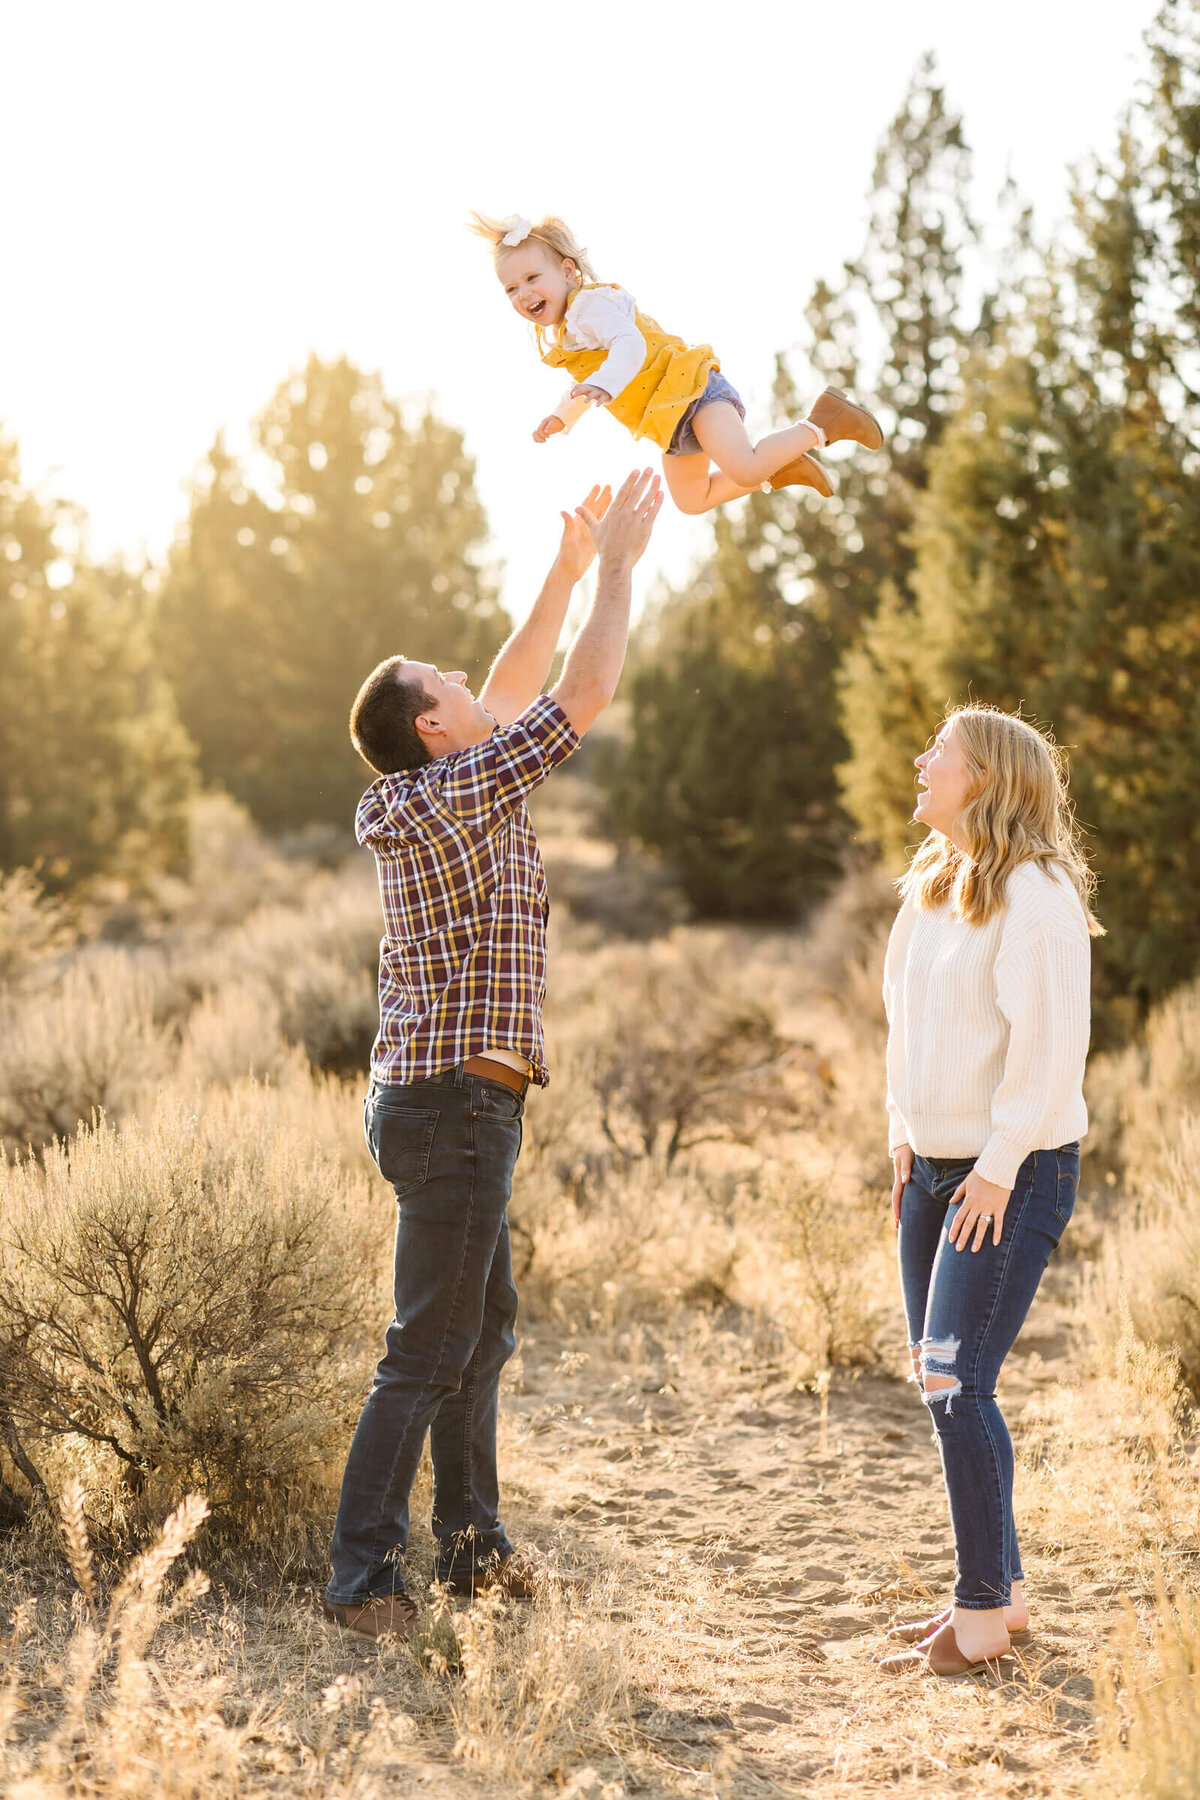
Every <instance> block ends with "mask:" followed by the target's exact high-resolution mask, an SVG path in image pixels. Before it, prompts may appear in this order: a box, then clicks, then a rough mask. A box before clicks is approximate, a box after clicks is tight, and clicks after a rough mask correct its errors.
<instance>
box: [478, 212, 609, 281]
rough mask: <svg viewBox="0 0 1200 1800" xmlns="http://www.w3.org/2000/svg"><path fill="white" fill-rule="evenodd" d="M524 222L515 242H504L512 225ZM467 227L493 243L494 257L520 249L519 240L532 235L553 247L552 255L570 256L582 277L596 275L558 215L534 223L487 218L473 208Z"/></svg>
mask: <svg viewBox="0 0 1200 1800" xmlns="http://www.w3.org/2000/svg"><path fill="white" fill-rule="evenodd" d="M526 225H528V229H527V230H525V231H523V232H522V235H521V237H520V239H519V240H518V242H517V243H515V244H511V245H509V244H506V243H505V242H504V239H505V238H506V237H509V236H511V234H512V232H513V230H514V229H516V230H521V227H522V226H526ZM468 230H470V231H473V232H474V233H475V235H476V237H481V238H483V239H484V240H485V241H486V242H487V243H489V244H490V245H491V246H492V254H493V255H494V256H497V257H498V256H499V255H500V253H501V251H502V250H503V251H506V252H507V251H508V250H510V249H511V250H519V249H520V247H521V245H522V244H524V243H528V241H529V239H530V238H534V239H536V241H537V242H538V243H539V244H545V246H546V248H547V249H548V250H553V252H554V254H555V256H569V257H570V258H571V260H572V262H574V264H575V265H576V267H577V268H578V270H579V273H580V274H581V275H582V276H583V278H584V280H585V281H595V279H596V271H595V270H594V269H593V267H592V265H591V263H590V262H589V261H588V253H587V251H586V250H585V249H584V247H583V245H582V244H581V243H580V242H579V241H578V239H577V238H576V236H575V234H574V232H573V231H572V230H571V228H570V226H569V225H565V224H564V223H563V221H562V220H561V219H556V218H554V217H553V216H551V217H549V218H545V219H540V220H539V221H538V223H537V224H536V225H530V224H529V222H528V220H525V219H518V218H516V217H515V216H514V217H513V218H511V219H490V218H489V217H488V216H487V214H486V213H477V212H473V213H472V214H471V222H470V225H469V226H468Z"/></svg>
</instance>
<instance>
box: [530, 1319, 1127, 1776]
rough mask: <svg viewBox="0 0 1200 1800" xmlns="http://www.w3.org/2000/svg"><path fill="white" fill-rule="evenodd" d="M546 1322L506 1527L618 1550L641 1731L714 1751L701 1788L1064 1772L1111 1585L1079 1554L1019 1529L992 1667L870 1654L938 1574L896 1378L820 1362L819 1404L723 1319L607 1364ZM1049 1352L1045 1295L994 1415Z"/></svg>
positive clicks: (1012, 1400) (910, 1426)
mask: <svg viewBox="0 0 1200 1800" xmlns="http://www.w3.org/2000/svg"><path fill="white" fill-rule="evenodd" d="M561 1343H562V1339H561V1337H560V1338H557V1339H554V1340H552V1339H551V1338H550V1337H549V1336H548V1335H545V1336H543V1335H542V1334H539V1333H536V1332H535V1333H533V1334H532V1336H531V1335H529V1334H527V1335H526V1337H525V1341H524V1346H523V1357H524V1364H523V1373H522V1377H521V1380H520V1382H519V1388H518V1391H517V1392H516V1393H513V1394H512V1395H511V1396H510V1397H509V1400H508V1410H509V1417H510V1420H512V1421H514V1424H516V1421H519V1424H516V1442H515V1443H513V1444H511V1447H510V1453H509V1458H508V1468H509V1471H510V1478H511V1477H512V1476H514V1475H515V1476H516V1486H517V1492H518V1496H519V1499H518V1505H519V1511H518V1509H517V1508H514V1509H513V1510H514V1513H516V1520H515V1522H516V1523H517V1524H518V1525H523V1526H525V1527H526V1528H527V1529H530V1528H531V1529H533V1530H534V1532H535V1533H537V1535H541V1536H543V1538H544V1536H545V1535H548V1528H549V1527H550V1525H551V1520H553V1523H554V1526H555V1527H556V1532H555V1535H557V1536H558V1537H559V1539H560V1542H562V1543H563V1545H564V1547H565V1548H567V1549H568V1551H569V1550H571V1549H572V1548H573V1549H574V1550H575V1551H577V1552H578V1553H579V1554H580V1555H581V1556H582V1557H584V1558H585V1559H587V1560H589V1561H591V1560H594V1559H596V1558H597V1557H599V1558H601V1559H604V1558H610V1559H612V1560H614V1561H616V1562H618V1563H619V1564H621V1565H623V1566H625V1567H626V1568H627V1571H628V1582H629V1586H630V1591H631V1596H632V1597H631V1603H630V1616H631V1617H632V1618H633V1619H634V1621H635V1623H636V1628H637V1630H638V1633H639V1636H641V1635H642V1634H644V1636H645V1648H646V1674H647V1686H648V1690H649V1693H650V1695H651V1696H652V1698H653V1701H654V1704H653V1705H651V1704H647V1706H646V1707H645V1708H644V1709H643V1713H642V1716H641V1723H642V1726H643V1729H644V1730H645V1731H646V1732H647V1734H648V1735H649V1736H651V1737H654V1738H655V1739H657V1740H658V1741H659V1743H660V1744H663V1745H664V1747H665V1744H666V1743H667V1742H670V1744H671V1748H672V1755H673V1756H674V1757H676V1758H678V1760H680V1761H682V1762H685V1763H689V1764H690V1765H691V1766H693V1767H695V1768H697V1769H700V1768H706V1767H707V1768H713V1767H714V1765H715V1766H716V1767H717V1768H718V1769H719V1770H721V1778H720V1779H719V1782H718V1791H719V1792H720V1794H721V1795H732V1794H743V1793H744V1794H747V1795H751V1794H755V1793H760V1792H761V1793H785V1794H815V1793H818V1792H819V1793H822V1794H827V1793H830V1792H846V1793H862V1792H865V1791H867V1790H868V1789H870V1788H872V1787H874V1786H875V1785H876V1784H880V1785H886V1786H887V1787H888V1789H889V1791H891V1792H893V1793H898V1794H901V1795H904V1794H909V1793H911V1794H913V1795H917V1794H920V1795H923V1796H930V1795H937V1794H942V1793H945V1794H961V1793H990V1792H991V1791H993V1789H995V1791H997V1792H998V1791H1000V1790H1001V1789H1003V1791H1004V1792H1005V1793H1006V1794H1009V1795H1012V1794H1028V1795H1042V1794H1050V1793H1053V1794H1056V1795H1061V1794H1063V1793H1069V1792H1071V1791H1073V1790H1075V1789H1076V1787H1077V1785H1078V1784H1079V1783H1080V1782H1081V1781H1082V1780H1083V1779H1084V1778H1085V1777H1086V1771H1087V1764H1088V1756H1087V1748H1086V1746H1087V1739H1088V1736H1089V1726H1090V1716H1091V1694H1092V1688H1091V1680H1090V1677H1089V1674H1088V1669H1089V1665H1090V1664H1091V1662H1092V1659H1093V1653H1094V1647H1095V1645H1096V1644H1097V1642H1098V1641H1099V1638H1100V1637H1101V1635H1102V1632H1103V1627H1104V1622H1105V1617H1106V1615H1108V1614H1109V1609H1110V1608H1111V1607H1112V1605H1113V1604H1114V1601H1113V1588H1112V1585H1111V1584H1110V1583H1106V1582H1104V1581H1103V1580H1099V1581H1097V1580H1096V1579H1095V1575H1096V1573H1097V1571H1095V1570H1094V1569H1091V1568H1089V1567H1088V1566H1087V1563H1086V1561H1085V1560H1084V1559H1082V1558H1080V1559H1079V1560H1077V1561H1076V1562H1074V1563H1072V1562H1071V1561H1070V1560H1069V1558H1068V1557H1067V1555H1066V1554H1065V1553H1064V1552H1063V1551H1062V1550H1061V1549H1060V1548H1059V1547H1057V1546H1054V1547H1052V1548H1053V1556H1050V1555H1048V1554H1047V1550H1048V1548H1050V1547H1048V1546H1046V1545H1045V1544H1043V1543H1042V1542H1041V1541H1039V1539H1038V1536H1037V1534H1036V1532H1027V1533H1026V1555H1027V1564H1028V1568H1029V1575H1030V1592H1031V1597H1036V1598H1035V1599H1034V1609H1035V1623H1036V1638H1035V1643H1034V1646H1033V1647H1032V1648H1031V1649H1030V1650H1028V1651H1027V1652H1026V1653H1025V1656H1024V1658H1023V1666H1021V1667H1018V1668H1016V1669H1015V1670H1014V1673H1013V1676H1012V1678H1011V1679H1009V1680H1007V1681H1005V1682H1001V1683H997V1682H976V1681H967V1682H944V1681H936V1680H933V1679H931V1678H929V1677H924V1678H917V1677H907V1678H903V1679H897V1678H891V1679H887V1678H883V1677H881V1676H880V1675H879V1674H878V1672H877V1669H876V1667H875V1664H876V1662H877V1660H878V1657H879V1655H880V1654H881V1653H883V1650H884V1639H883V1629H884V1627H885V1626H886V1625H887V1623H888V1622H889V1620H890V1619H891V1618H893V1617H895V1616H896V1609H897V1607H899V1609H900V1610H901V1611H902V1612H906V1611H907V1609H908V1608H909V1607H910V1606H911V1607H912V1608H913V1609H914V1610H915V1612H916V1616H920V1614H921V1612H922V1611H923V1610H924V1609H925V1607H926V1606H927V1605H928V1602H929V1601H930V1600H931V1599H933V1598H934V1597H935V1596H936V1597H938V1598H940V1597H941V1596H942V1595H944V1594H945V1593H947V1592H948V1589H949V1584H950V1582H951V1579H952V1574H953V1559H952V1555H951V1553H950V1550H949V1531H948V1522H947V1516H946V1511H945V1505H944V1500H943V1498H942V1493H941V1485H940V1479H939V1476H938V1467H937V1453H936V1449H935V1447H934V1445H933V1443H932V1441H931V1435H930V1428H929V1424H928V1420H927V1418H926V1416H925V1412H924V1409H923V1407H922V1406H921V1404H920V1401H919V1400H918V1398H917V1396H916V1395H915V1393H914V1392H913V1391H912V1389H911V1388H910V1387H908V1386H907V1385H906V1384H904V1383H903V1382H900V1381H898V1380H896V1379H894V1378H891V1377H888V1376H885V1375H882V1374H867V1375H863V1376H860V1377H859V1378H857V1379H854V1378H852V1377H850V1376H849V1375H845V1374H843V1375H835V1376H834V1378H833V1381H832V1384H831V1387H830V1389H829V1392H828V1395H827V1401H826V1402H824V1403H823V1401H822V1398H821V1396H819V1395H814V1394H809V1393H796V1392H795V1391H793V1390H792V1388H791V1386H790V1384H789V1383H788V1381H787V1379H786V1378H785V1376H784V1374H783V1372H782V1371H781V1370H780V1369H777V1368H772V1367H771V1366H769V1365H768V1366H762V1365H757V1366H755V1365H752V1364H746V1363H742V1364H740V1365H739V1363H738V1362H737V1360H736V1358H737V1356H738V1355H739V1353H740V1352H739V1347H738V1340H737V1338H736V1337H735V1336H734V1335H733V1334H724V1333H716V1334H714V1337H713V1339H712V1340H711V1342H710V1343H709V1345H708V1346H707V1347H705V1348H704V1349H703V1350H699V1349H693V1350H692V1351H691V1352H689V1351H688V1350H687V1349H686V1348H684V1349H676V1350H672V1349H670V1348H669V1347H668V1346H667V1345H666V1344H664V1343H661V1342H657V1341H656V1340H654V1339H653V1338H648V1339H646V1340H645V1341H644V1351H643V1355H642V1356H640V1357H636V1358H635V1359H634V1360H632V1361H626V1362H624V1363H623V1362H622V1361H619V1360H617V1359H615V1358H614V1357H612V1356H611V1354H606V1353H604V1352H603V1351H601V1350H600V1349H598V1348H597V1347H596V1346H595V1344H592V1345H591V1346H589V1347H586V1348H585V1346H584V1344H583V1343H581V1346H580V1351H579V1352H578V1353H577V1354H568V1353H563V1352H562V1350H561ZM1064 1348H1065V1339H1064V1333H1063V1331H1062V1329H1061V1321H1060V1318H1059V1316H1058V1314H1057V1313H1056V1311H1055V1309H1054V1304H1053V1302H1052V1301H1050V1300H1044V1301H1042V1302H1040V1303H1039V1306H1038V1308H1037V1309H1035V1312H1034V1314H1033V1316H1032V1317H1031V1319H1030V1321H1029V1323H1028V1325H1027V1327H1026V1331H1025V1334H1024V1336H1023V1339H1022V1342H1021V1344H1020V1346H1019V1348H1018V1351H1017V1352H1016V1353H1014V1356H1013V1358H1012V1359H1011V1362H1010V1366H1009V1369H1008V1371H1006V1380H1005V1383H1004V1389H1003V1394H1002V1398H1003V1402H1004V1404H1005V1407H1006V1411H1007V1413H1008V1416H1009V1418H1010V1421H1012V1422H1013V1423H1014V1425H1015V1424H1016V1423H1017V1421H1019V1417H1020V1414H1021V1411H1022V1409H1023V1408H1024V1407H1025V1405H1026V1404H1027V1402H1028V1401H1029V1400H1030V1399H1031V1398H1033V1397H1034V1396H1035V1394H1036V1391H1037V1388H1038V1387H1039V1385H1040V1384H1042V1383H1043V1382H1046V1381H1051V1380H1053V1379H1054V1378H1055V1375H1056V1374H1061V1373H1062V1372H1063V1364H1062V1360H1061V1358H1062V1353H1063V1350H1064ZM1018 1436H1019V1431H1018ZM514 1465H515V1466H514ZM539 1527H540V1530H539ZM623 1585H624V1584H623ZM908 1616H912V1614H911V1613H909V1614H908ZM706 1791H708V1792H711V1791H712V1789H711V1788H708V1789H707V1790H706Z"/></svg>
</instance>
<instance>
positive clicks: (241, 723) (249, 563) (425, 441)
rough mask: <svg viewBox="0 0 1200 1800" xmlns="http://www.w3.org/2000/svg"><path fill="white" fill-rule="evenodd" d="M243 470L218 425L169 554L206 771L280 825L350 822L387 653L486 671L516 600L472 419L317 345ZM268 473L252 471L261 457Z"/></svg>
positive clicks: (167, 653)
mask: <svg viewBox="0 0 1200 1800" xmlns="http://www.w3.org/2000/svg"><path fill="white" fill-rule="evenodd" d="M255 444H256V451H257V454H256V455H255V456H254V457H253V458H252V459H251V461H250V463H249V464H248V465H247V467H245V468H243V467H241V466H239V464H238V463H237V462H236V461H235V460H234V459H233V458H231V457H230V456H229V454H228V452H227V451H226V449H225V447H224V445H223V443H222V442H221V441H220V440H219V439H218V441H217V443H216V445H215V446H214V448H213V450H212V452H211V453H210V456H209V459H208V469H207V479H206V480H205V481H204V482H202V483H201V484H199V485H198V487H197V489H196V492H195V495H194V499H193V503H192V508H191V516H190V519H189V522H188V528H187V533H186V537H185V539H184V541H183V543H182V544H181V545H180V547H179V548H178V549H177V551H176V553H175V555H174V556H173V558H172V564H171V571H170V575H169V578H168V582H167V586H166V590H165V593H164V598H163V607H162V615H161V619H162V624H161V632H160V649H161V654H162V656H163V659H164V663H165V665H166V666H167V667H168V668H169V670H170V674H171V679H172V681H173V682H174V684H175V691H176V694H177V696H178V700H179V708H180V712H181V714H182V716H183V718H184V721H185V723H186V724H187V726H188V729H189V731H190V732H191V733H192V735H193V737H194V738H195V740H196V742H197V744H198V745H199V747H200V756H201V766H202V769H203V772H204V775H205V777H206V778H207V779H208V780H210V781H214V782H220V783H222V784H223V785H224V786H226V787H227V788H228V789H229V791H230V792H231V793H232V794H234V795H235V796H236V797H237V798H238V799H239V800H241V801H242V802H243V803H244V804H245V805H246V806H248V807H249V808H250V810H251V812H252V813H253V814H254V816H255V817H256V818H257V819H258V820H259V822H260V823H261V824H262V825H264V826H265V827H266V828H268V829H271V830H279V829H283V828H289V827H296V826H301V825H304V824H306V823H308V822H310V821H312V820H329V821H332V822H336V823H338V824H343V825H344V824H345V823H346V822H347V821H348V819H349V818H350V817H351V816H352V814H353V808H354V804H355V801H356V800H357V798H358V795H359V794H360V793H361V791H362V788H363V785H364V771H363V767H362V764H361V763H360V762H359V760H358V758H357V756H356V755H355V754H354V752H353V750H352V749H351V747H350V743H349V738H348V734H347V719H348V716H349V711H350V704H351V702H352V700H353V698H354V695H355V693H356V692H357V690H358V687H359V684H360V683H361V681H362V679H363V677H364V676H365V675H366V674H367V673H368V671H369V670H370V669H371V668H372V666H373V665H374V664H375V663H376V662H378V661H380V660H381V659H382V658H383V657H385V656H389V655H394V654H396V653H398V652H399V653H404V654H410V655H412V656H414V657H416V658H418V659H419V660H421V661H427V662H438V663H442V664H445V665H448V666H450V667H465V668H468V669H472V670H481V669H482V668H483V666H484V665H486V663H487V662H488V660H489V659H490V658H491V656H492V655H493V654H494V652H495V651H496V649H497V648H498V647H499V645H500V643H501V641H502V639H503V636H504V634H505V630H506V624H505V619H504V615H503V613H502V612H501V610H500V608H499V606H498V604H497V601H496V598H495V594H494V592H493V590H492V588H491V586H490V584H489V582H488V580H487V578H486V576H485V575H484V573H483V572H482V570H481V568H480V566H479V562H478V556H479V551H480V547H481V545H482V543H483V541H484V538H485V536H486V521H485V519H484V514H483V509H482V507H481V506H480V503H479V500H478V498H477V496H476V494H475V489H474V482H473V467H472V464H471V462H470V459H469V458H468V457H467V456H466V455H465V454H464V451H463V444H462V438H461V435H460V434H459V433H458V432H457V431H454V430H453V429H452V428H451V427H449V426H448V425H446V424H444V423H443V422H442V421H441V420H439V419H438V418H436V417H435V416H434V415H433V414H432V413H431V412H426V413H425V414H424V415H423V416H422V417H420V418H417V419H415V420H409V419H407V418H406V417H405V414H404V411H403V410H402V408H401V407H400V406H399V405H398V404H397V403H396V402H395V401H393V400H391V399H389V398H388V397H387V396H386V395H385V394H384V392H383V390H382V387H381V385H380V383H379V381H378V379H377V378H376V377H374V376H369V375H364V374H363V373H361V372H360V371H359V370H357V369H356V368H354V367H353V365H352V364H350V363H349V362H347V361H345V360H341V361H338V362H333V363H323V362H321V361H320V360H319V359H318V358H316V357H315V356H314V357H312V358H311V359H310V361H309V363H308V366H307V368H306V369H305V370H304V372H303V374H302V375H297V376H294V377H292V378H291V379H290V380H288V381H285V382H283V383H282V384H281V386H280V387H279V389H278V390H277V392H276V393H275V395H274V397H273V399H272V401H271V403H270V404H269V406H268V407H267V408H266V410H265V412H264V413H263V415H262V417H261V419H260V420H259V421H258V423H257V426H256V430H255ZM251 469H253V470H254V475H253V477H252V475H251V473H250V470H251Z"/></svg>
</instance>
